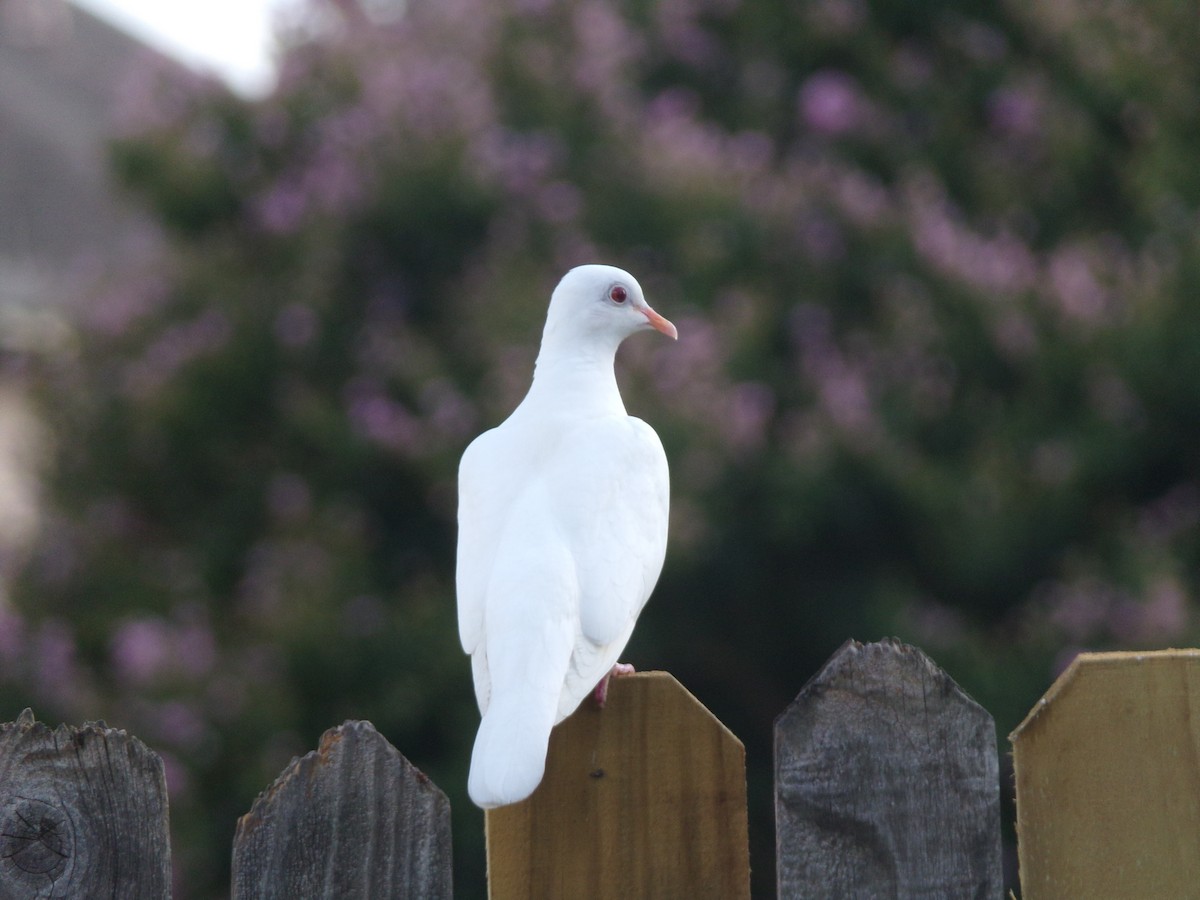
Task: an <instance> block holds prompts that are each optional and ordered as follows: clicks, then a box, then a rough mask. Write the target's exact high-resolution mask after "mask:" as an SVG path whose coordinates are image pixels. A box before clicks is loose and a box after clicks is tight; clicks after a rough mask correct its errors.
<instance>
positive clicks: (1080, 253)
mask: <svg viewBox="0 0 1200 900" xmlns="http://www.w3.org/2000/svg"><path fill="white" fill-rule="evenodd" d="M1050 285H1051V288H1052V290H1053V292H1054V296H1055V297H1056V298H1057V300H1058V302H1059V307H1060V309H1061V310H1062V311H1063V313H1065V314H1066V315H1067V316H1068V317H1069V318H1071V319H1074V320H1076V321H1078V322H1083V323H1092V322H1095V321H1097V320H1098V319H1099V318H1100V317H1101V315H1103V313H1104V310H1105V307H1106V306H1107V305H1108V296H1107V292H1106V291H1105V289H1104V288H1103V287H1102V286H1101V285H1100V282H1099V280H1098V279H1097V278H1096V273H1095V270H1094V269H1093V266H1092V260H1091V259H1090V258H1089V255H1088V253H1087V252H1085V251H1084V250H1082V249H1081V248H1079V247H1066V248H1063V249H1061V250H1059V251H1057V252H1056V253H1055V254H1054V255H1053V256H1052V257H1051V258H1050Z"/></svg>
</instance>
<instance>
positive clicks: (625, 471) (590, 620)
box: [546, 416, 670, 717]
mask: <svg viewBox="0 0 1200 900" xmlns="http://www.w3.org/2000/svg"><path fill="white" fill-rule="evenodd" d="M546 480H547V487H548V490H549V495H550V497H551V499H552V502H553V503H554V512H555V518H556V519H557V520H558V521H559V522H560V523H561V527H562V531H563V534H564V535H565V537H566V540H567V543H568V546H569V547H570V552H571V556H572V558H573V559H574V563H575V571H576V576H577V578H578V582H579V629H578V635H577V640H576V649H575V653H574V655H573V657H572V660H571V669H570V671H569V672H568V673H567V682H566V685H565V686H564V692H563V697H562V701H561V703H560V708H559V712H560V717H561V716H562V715H566V714H569V713H570V711H571V710H573V709H574V708H575V706H577V705H578V703H579V701H580V700H582V699H583V697H584V696H586V695H587V693H588V692H589V691H591V690H592V688H593V687H595V686H596V684H597V682H599V680H600V679H601V678H602V677H603V676H604V675H605V674H606V673H607V672H608V670H609V669H610V668H611V667H612V664H613V663H614V662H615V661H616V656H617V654H619V653H620V652H621V650H622V649H624V646H625V643H626V642H627V641H628V640H629V636H630V634H631V633H632V631H633V625H634V622H635V621H636V619H637V616H638V613H639V612H641V609H642V607H643V606H644V605H645V603H646V600H647V599H648V598H649V596H650V592H651V590H653V588H654V584H655V582H656V581H657V580H658V576H659V573H660V572H661V571H662V565H663V558H664V556H665V554H666V547H667V512H668V506H669V494H670V487H669V476H668V471H667V457H666V454H665V453H664V452H663V448H662V443H661V442H660V441H659V439H658V435H657V434H655V433H654V430H653V429H652V428H651V427H650V426H649V425H647V424H646V423H645V422H643V421H641V420H640V419H636V418H633V417H631V416H622V417H619V418H618V417H612V418H603V419H595V420H592V421H590V422H587V423H585V424H584V425H581V426H579V427H578V428H576V429H574V430H573V431H572V432H571V434H570V435H569V436H568V437H567V438H566V439H565V440H564V442H563V444H562V445H561V446H560V448H559V451H558V452H557V453H556V454H555V455H554V458H553V459H552V460H551V462H550V464H549V466H548V467H547V472H546Z"/></svg>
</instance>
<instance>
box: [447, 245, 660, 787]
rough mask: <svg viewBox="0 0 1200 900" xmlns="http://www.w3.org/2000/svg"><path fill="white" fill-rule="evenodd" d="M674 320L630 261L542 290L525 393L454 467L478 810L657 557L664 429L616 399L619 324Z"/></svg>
mask: <svg viewBox="0 0 1200 900" xmlns="http://www.w3.org/2000/svg"><path fill="white" fill-rule="evenodd" d="M647 330H655V331H658V332H661V333H662V334H664V335H666V336H667V337H669V338H671V339H672V340H677V339H678V331H677V330H676V328H675V326H674V325H673V324H671V322H670V321H668V320H667V319H665V318H663V316H661V315H659V314H658V313H657V312H655V311H654V310H653V309H652V308H651V307H650V306H649V305H648V304H647V302H646V299H645V296H644V294H643V292H642V288H641V286H640V285H639V284H638V282H637V280H636V279H634V277H633V276H632V275H630V274H629V273H628V272H625V271H623V270H622V269H619V268H616V267H614V266H607V265H584V266H578V267H576V268H573V269H571V270H570V271H569V272H567V274H566V275H564V276H563V278H562V280H561V281H560V282H559V284H558V286H557V287H556V288H555V289H554V291H553V292H552V294H551V296H550V305H549V309H548V311H547V313H546V324H545V327H544V329H543V331H542V339H541V347H540V349H539V351H538V355H537V360H536V363H535V365H534V372H533V380H532V384H531V385H530V387H529V391H528V393H527V394H526V395H525V397H524V399H523V400H522V401H521V402H520V404H518V405H517V407H516V409H514V410H513V412H512V413H511V415H509V417H508V418H507V419H505V420H504V421H503V422H502V423H501V424H500V425H498V426H496V427H495V428H492V429H490V430H488V431H485V432H483V433H482V434H480V435H479V436H478V437H476V438H475V439H474V440H473V441H472V442H471V443H470V444H469V445H468V446H467V449H466V450H465V451H464V453H463V456H462V459H461V462H460V464H459V471H458V489H459V497H458V549H457V558H456V571H455V581H456V592H457V601H458V625H459V637H460V639H461V641H462V647H463V650H464V651H465V652H466V653H467V654H469V655H470V657H471V670H472V675H473V680H474V685H475V697H476V700H477V702H478V705H479V711H480V714H481V716H482V718H481V720H480V723H479V730H478V732H477V734H476V737H475V743H474V746H473V748H472V752H471V765H470V772H469V775H468V779H467V792H468V794H469V795H470V797H471V800H472V801H473V802H474V803H475V804H476V805H477V806H479V807H482V808H483V809H493V808H495V807H499V806H506V805H508V804H511V803H517V802H519V801H521V800H524V799H525V798H527V797H528V796H529V795H530V794H532V793H533V791H534V790H535V789H536V788H537V786H538V784H540V783H541V780H542V776H543V774H544V771H545V764H546V751H547V747H548V745H549V740H550V732H551V730H552V729H553V727H554V726H555V725H557V724H558V723H559V722H561V721H562V720H563V719H565V718H566V717H567V716H569V715H570V714H571V713H572V712H574V711H575V709H576V708H578V706H579V704H580V703H581V702H582V701H583V699H584V698H585V697H586V696H587V695H588V694H589V693H592V692H595V693H596V696H597V699H598V701H600V703H601V705H603V702H604V696H605V693H606V690H607V685H608V677H609V675H610V673H612V672H614V671H615V672H617V673H621V672H623V671H632V667H626V666H621V665H619V664H618V663H617V659H618V656H619V655H620V653H621V652H622V650H624V648H625V645H626V644H627V643H628V641H629V637H630V635H631V634H632V633H633V628H634V623H635V622H636V621H637V617H638V614H639V613H640V612H641V610H642V607H643V606H645V604H646V601H647V600H648V599H649V597H650V592H651V591H652V590H653V588H654V586H655V584H656V582H657V581H658V576H659V574H660V573H661V571H662V567H663V561H664V558H665V554H666V546H667V516H668V508H669V504H670V485H669V482H670V479H669V473H668V467H667V457H666V453H665V452H664V450H663V446H662V442H661V441H660V440H659V437H658V435H657V434H656V433H655V431H654V429H652V428H651V427H650V426H649V425H647V424H646V423H645V422H643V421H642V420H641V419H638V418H636V417H634V416H631V415H629V414H628V413H627V412H626V409H625V404H624V402H623V401H622V399H621V393H620V391H619V389H618V387H617V381H616V374H615V371H614V369H615V357H616V352H617V348H618V347H619V346H620V344H621V342H622V341H624V340H625V338H627V337H629V336H630V335H632V334H635V333H637V332H639V331H647Z"/></svg>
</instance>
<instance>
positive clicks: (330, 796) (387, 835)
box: [233, 722, 452, 900]
mask: <svg viewBox="0 0 1200 900" xmlns="http://www.w3.org/2000/svg"><path fill="white" fill-rule="evenodd" d="M451 894H452V892H451V876H450V802H449V801H448V800H447V799H446V795H445V794H443V793H442V792H441V791H440V790H439V789H438V787H437V786H436V785H435V784H433V782H431V781H430V780H429V779H428V778H427V777H426V776H425V775H424V773H422V772H421V771H420V770H419V769H417V768H416V767H415V766H414V765H413V764H412V763H410V762H409V761H408V760H407V759H405V758H404V756H403V755H402V754H401V753H400V752H399V751H398V750H397V749H396V748H395V747H393V746H392V745H391V744H389V743H388V742H387V741H386V740H385V739H384V738H383V736H382V735H380V734H379V732H378V731H376V730H375V728H374V727H373V726H372V725H371V723H370V722H346V723H345V724H344V725H341V726H339V727H338V728H331V729H330V730H329V731H326V732H325V733H324V734H323V735H322V736H321V742H320V745H319V746H318V748H317V749H316V750H314V751H313V752H311V753H309V754H308V755H306V756H304V757H302V758H299V759H295V760H293V761H292V763H291V764H290V765H289V766H288V767H287V768H286V769H285V770H284V771H283V773H282V774H281V775H280V776H279V777H278V778H277V779H276V780H275V783H274V784H272V785H271V787H269V788H268V789H267V790H266V791H264V792H263V793H262V794H261V795H259V797H258V799H257V800H255V801H254V805H253V806H252V807H251V809H250V812H248V813H246V815H244V816H242V818H241V819H239V820H238V826H237V835H236V837H235V839H234V845H233V897H234V900H250V898H280V900H296V898H300V897H304V898H310V897H311V898H326V900H373V898H378V897H422V898H424V897H429V898H439V897H445V898H449V897H450V896H451Z"/></svg>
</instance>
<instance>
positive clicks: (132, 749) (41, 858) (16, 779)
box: [0, 709, 171, 900]
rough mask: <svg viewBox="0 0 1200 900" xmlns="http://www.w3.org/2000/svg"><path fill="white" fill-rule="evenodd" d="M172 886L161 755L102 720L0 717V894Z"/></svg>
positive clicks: (116, 892)
mask: <svg viewBox="0 0 1200 900" xmlns="http://www.w3.org/2000/svg"><path fill="white" fill-rule="evenodd" d="M170 895H171V850H170V843H169V835H168V825H167V785H166V779H165V778H164V775H163V764H162V760H161V759H160V758H159V757H158V755H157V754H155V753H154V752H153V751H152V750H150V749H149V748H147V747H146V745H145V744H143V743H142V742H141V741H139V740H138V739H137V738H135V737H131V736H129V735H128V734H126V733H125V732H124V731H118V730H116V729H112V728H109V727H107V726H106V725H105V724H104V723H103V722H91V723H87V724H85V725H83V726H82V727H79V728H77V727H74V726H67V725H60V726H59V727H58V728H55V729H51V728H50V727H49V726H48V725H45V724H43V723H41V722H36V721H35V720H34V717H33V713H32V712H31V711H30V710H28V709H27V710H25V711H24V712H23V713H21V715H20V717H18V719H17V721H15V722H11V723H8V724H6V725H0V898H4V900H8V898H14V900H15V898H22V900H24V898H31V900H32V898H39V900H41V898H46V900H50V898H78V897H122V898H124V897H129V898H154V900H157V898H161V897H170Z"/></svg>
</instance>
